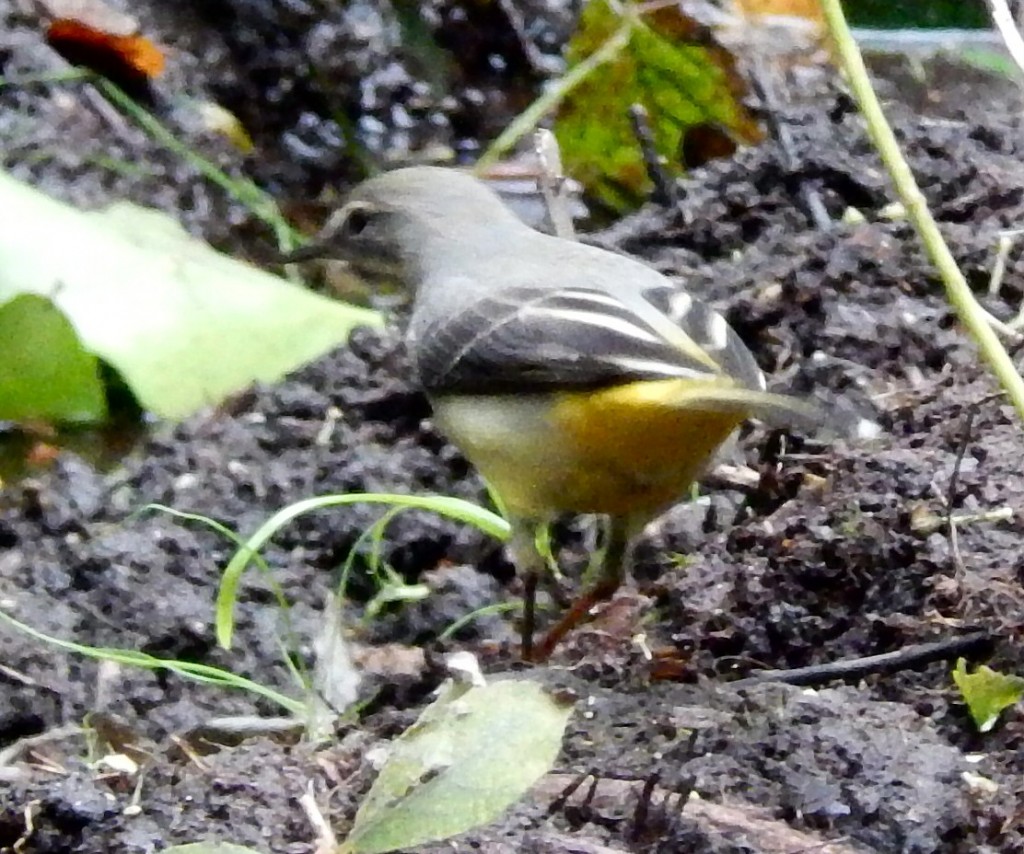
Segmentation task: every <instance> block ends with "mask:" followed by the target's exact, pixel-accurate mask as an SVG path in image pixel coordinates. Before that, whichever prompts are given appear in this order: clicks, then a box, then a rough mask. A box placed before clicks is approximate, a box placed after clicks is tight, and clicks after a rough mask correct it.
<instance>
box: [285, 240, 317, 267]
mask: <svg viewBox="0 0 1024 854" xmlns="http://www.w3.org/2000/svg"><path fill="white" fill-rule="evenodd" d="M327 257H329V253H328V251H327V247H326V246H325V245H323V244H322V243H317V242H316V241H313V242H312V243H307V244H306V245H305V246H300V247H299V248H298V249H293V250H292V251H291V252H281V253H278V255H277V258H276V261H277V263H278V264H301V263H302V262H304V261H316V260H317V259H321V258H327Z"/></svg>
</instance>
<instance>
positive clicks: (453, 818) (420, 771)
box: [338, 680, 572, 854]
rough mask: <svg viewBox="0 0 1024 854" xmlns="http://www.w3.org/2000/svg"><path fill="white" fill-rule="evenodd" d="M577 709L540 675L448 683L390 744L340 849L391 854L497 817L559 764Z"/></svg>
mask: <svg viewBox="0 0 1024 854" xmlns="http://www.w3.org/2000/svg"><path fill="white" fill-rule="evenodd" d="M571 712H572V705H571V704H570V703H566V702H564V701H561V700H558V699H555V698H553V697H552V696H551V695H550V694H549V693H548V692H547V690H546V689H545V688H544V687H542V686H541V685H537V684H535V683H533V682H526V681H516V680H508V681H502V682H492V683H491V684H489V685H485V686H482V687H468V686H467V685H465V684H450V685H448V687H447V688H446V689H445V691H444V693H443V694H442V695H441V696H440V697H439V698H438V699H437V700H435V701H434V702H433V703H432V704H431V705H430V706H428V707H427V708H426V709H425V710H424V711H423V713H422V714H421V715H420V717H419V719H418V720H417V721H416V723H414V724H413V725H412V726H411V727H409V729H407V730H406V731H405V732H404V733H402V735H401V736H399V738H398V739H397V740H396V741H395V742H394V743H393V744H392V745H391V746H390V750H389V754H388V758H387V761H386V763H385V765H384V767H383V768H382V769H381V772H380V774H379V775H378V776H377V779H376V780H375V781H374V784H373V787H372V788H371V789H370V792H369V793H368V794H367V795H366V798H365V799H364V800H363V803H362V804H361V805H360V807H359V812H358V813H357V814H356V819H355V824H354V826H353V828H352V832H351V834H350V835H349V837H348V839H347V840H345V842H344V843H342V845H341V846H340V847H339V849H338V854H383V852H386V851H394V850H395V849H396V848H409V847H413V846H416V845H422V844H424V843H426V842H431V841H435V840H440V839H447V838H449V837H451V836H454V835H455V834H458V833H463V832H464V831H467V830H470V829H471V828H474V827H479V826H480V825H483V824H486V823H487V822H490V821H493V820H495V819H496V818H498V816H500V815H501V814H502V813H503V812H504V811H505V810H506V809H507V808H508V807H509V806H511V804H513V803H514V802H515V801H516V800H517V799H518V798H520V797H521V796H522V795H523V794H524V793H525V792H526V791H527V789H529V788H530V786H532V785H533V784H534V783H535V782H536V781H537V780H538V779H540V777H542V776H543V775H544V774H545V773H546V772H547V771H549V770H550V769H551V767H552V766H553V764H554V761H555V758H556V757H557V755H558V751H559V749H560V747H561V743H562V734H563V732H564V731H565V725H566V723H567V722H568V720H569V715H570V714H571Z"/></svg>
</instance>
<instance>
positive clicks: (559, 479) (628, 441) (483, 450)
mask: <svg viewBox="0 0 1024 854" xmlns="http://www.w3.org/2000/svg"><path fill="white" fill-rule="evenodd" d="M692 386H693V383H692V381H686V380H660V381H656V382H638V383H631V384H628V385H621V386H615V387H612V388H609V389H605V390H601V391H596V392H571V393H558V394H552V395H526V396H513V395H506V396H496V397H490V398H484V397H479V396H472V397H469V396H467V397H454V398H447V399H442V400H439V401H435V402H434V409H435V414H436V417H437V421H438V425H439V426H440V427H441V429H442V430H443V431H444V432H445V433H446V434H447V435H448V436H449V437H450V438H451V439H452V441H453V442H455V444H456V445H458V446H459V447H460V448H461V450H462V452H463V453H464V454H465V455H466V457H467V458H468V459H469V460H470V462H472V463H473V464H474V465H475V466H476V467H477V469H478V470H479V471H480V473H481V474H482V475H483V476H484V477H485V478H486V479H487V480H488V482H489V483H490V484H491V486H492V487H493V488H494V489H495V490H496V491H497V492H498V494H499V495H500V496H501V497H502V500H503V501H504V502H505V503H506V505H507V507H508V509H509V510H510V511H511V512H512V513H514V514H516V515H519V516H526V517H531V518H546V517H550V516H552V515H554V514H557V513H565V512H568V513H609V514H613V515H639V516H643V515H647V516H653V515H655V514H656V513H658V512H659V511H660V510H662V509H664V508H665V507H667V506H669V505H671V504H673V503H674V502H676V501H677V500H679V498H680V497H681V496H683V495H684V494H685V493H686V492H687V490H688V489H689V487H690V485H691V484H692V483H693V481H694V480H696V479H697V478H698V477H699V476H700V475H701V473H702V472H703V471H704V469H705V468H706V467H707V465H708V464H709V462H710V461H711V459H712V457H713V456H714V453H715V451H716V450H717V449H718V448H719V446H720V445H721V444H722V443H723V442H725V441H726V440H727V439H728V438H729V436H730V434H731V433H732V432H733V431H734V430H735V429H736V427H737V426H739V424H740V423H741V422H742V421H743V418H744V415H743V414H742V413H737V412H736V411H731V412H716V411H708V410H706V409H696V408H693V407H690V408H687V405H686V390H687V388H692Z"/></svg>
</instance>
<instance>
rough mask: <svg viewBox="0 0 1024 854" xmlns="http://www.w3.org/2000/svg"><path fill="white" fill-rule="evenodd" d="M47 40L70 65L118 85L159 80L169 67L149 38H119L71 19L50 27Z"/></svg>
mask: <svg viewBox="0 0 1024 854" xmlns="http://www.w3.org/2000/svg"><path fill="white" fill-rule="evenodd" d="M46 40H47V41H48V42H49V43H50V46H51V47H52V48H53V49H54V50H56V51H57V52H58V53H59V54H60V55H61V56H63V57H64V58H65V59H67V60H68V62H71V63H72V64H74V65H84V66H86V67H87V68H91V69H93V70H94V71H96V72H97V73H99V74H102V75H103V76H104V77H108V78H110V79H112V80H115V81H116V80H122V79H123V78H124V77H125V76H128V77H133V76H141V77H144V78H147V79H152V78H154V77H159V76H160V75H161V74H162V73H163V71H164V66H165V64H166V60H165V59H164V54H163V51H162V50H160V48H158V47H157V46H156V45H155V44H153V42H151V41H150V40H149V39H147V38H146V37H145V36H140V35H115V34H111V33H109V32H106V31H105V30H99V29H96V28H95V27H92V26H90V25H89V24H84V23H82V22H80V21H75V20H71V19H70V18H59V19H57V20H56V21H54V22H53V23H52V24H50V27H49V29H48V30H47V33H46Z"/></svg>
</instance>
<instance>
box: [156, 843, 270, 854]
mask: <svg viewBox="0 0 1024 854" xmlns="http://www.w3.org/2000/svg"><path fill="white" fill-rule="evenodd" d="M162 854H261V852H260V851H258V850H257V849H255V848H249V847H248V846H245V845H235V844H234V843H233V842H188V843H186V844H185V845H172V846H171V847H170V848H164V849H163V852H162Z"/></svg>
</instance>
